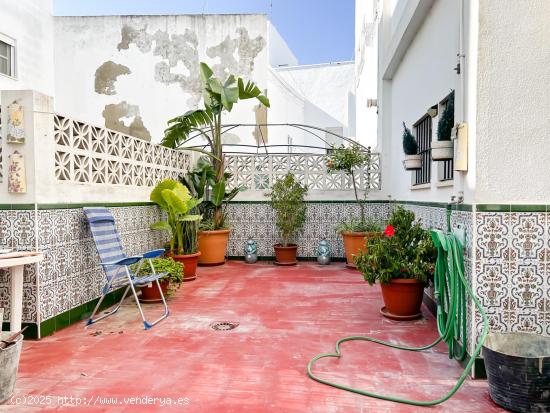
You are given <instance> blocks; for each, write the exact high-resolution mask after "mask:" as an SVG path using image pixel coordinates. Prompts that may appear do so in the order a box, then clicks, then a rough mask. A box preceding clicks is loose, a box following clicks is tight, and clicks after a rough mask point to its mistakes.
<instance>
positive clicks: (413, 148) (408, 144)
mask: <svg viewBox="0 0 550 413" xmlns="http://www.w3.org/2000/svg"><path fill="white" fill-rule="evenodd" d="M403 152H405V155H416V154H418V143H417V142H416V138H415V137H414V136H413V134H412V133H411V130H410V129H409V128H407V125H405V122H403Z"/></svg>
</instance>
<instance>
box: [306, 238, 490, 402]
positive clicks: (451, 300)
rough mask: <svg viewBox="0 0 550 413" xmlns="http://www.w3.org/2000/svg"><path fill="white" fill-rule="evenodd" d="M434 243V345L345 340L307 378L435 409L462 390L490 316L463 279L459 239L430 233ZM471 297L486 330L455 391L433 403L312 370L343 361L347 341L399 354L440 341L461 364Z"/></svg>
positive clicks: (462, 260)
mask: <svg viewBox="0 0 550 413" xmlns="http://www.w3.org/2000/svg"><path fill="white" fill-rule="evenodd" d="M431 235H432V240H433V242H434V244H435V247H436V248H437V261H436V264H435V273H434V289H435V302H436V304H437V316H436V319H437V330H438V332H439V337H438V338H437V339H436V340H435V341H434V342H433V343H431V344H428V345H426V346H423V347H410V346H405V345H398V344H394V343H390V342H387V341H382V340H378V339H376V338H373V337H366V336H350V337H344V338H342V339H340V340H338V341H337V342H336V350H335V352H334V353H325V354H318V355H316V356H315V357H313V359H311V361H310V362H309V363H308V365H307V375H308V376H309V377H310V378H311V379H313V380H315V381H318V382H319V383H323V384H326V385H328V386H331V387H336V388H337V389H341V390H346V391H349V392H352V393H357V394H361V395H363V396H368V397H374V398H377V399H382V400H388V401H392V402H397V403H404V404H410V405H414V406H433V405H436V404H439V403H443V402H444V401H446V400H448V399H449V398H450V397H451V396H452V395H453V394H455V393H456V391H457V390H458V389H459V388H460V386H461V385H462V383H464V380H466V377H467V376H468V373H469V371H470V370H471V368H472V365H473V364H474V362H475V359H476V357H477V356H478V355H479V353H480V351H481V346H482V345H483V342H484V341H485V338H486V337H487V333H488V330H489V323H488V320H487V315H486V314H485V312H484V311H483V307H482V306H481V304H480V303H479V301H478V299H477V298H476V296H475V295H474V293H473V291H472V289H471V287H470V285H469V284H468V281H467V280H466V277H465V275H464V258H463V254H462V250H463V245H462V244H461V242H460V241H459V239H458V237H457V235H455V234H451V233H444V232H443V231H440V230H432V231H431ZM467 296H469V297H470V298H471V299H472V301H473V302H474V304H475V306H476V308H477V310H478V311H479V313H480V314H481V317H482V320H483V330H482V332H481V336H480V338H479V340H478V343H477V345H476V347H475V349H474V352H473V354H472V355H471V357H470V360H469V361H468V363H467V364H466V367H465V368H464V371H463V372H462V374H461V376H460V378H459V379H458V381H457V382H456V384H455V385H454V387H453V388H452V389H451V390H450V391H449V392H448V393H447V394H446V395H445V396H443V397H440V398H438V399H434V400H426V401H424V400H410V399H404V398H400V397H395V396H391V395H385V394H378V393H374V392H371V391H367V390H362V389H356V388H353V387H349V386H344V385H342V384H338V383H333V382H331V381H328V380H325V379H322V378H320V377H318V376H316V375H315V374H313V373H312V371H311V369H312V367H313V365H314V364H315V362H317V360H320V359H322V358H332V357H336V358H340V357H341V356H342V353H341V351H340V345H341V344H342V343H345V342H346V341H370V342H373V343H377V344H381V345H383V346H386V347H391V348H395V349H399V350H407V351H424V350H428V349H430V348H432V347H434V346H436V345H437V344H439V343H440V342H441V341H443V342H445V343H446V344H447V347H448V348H449V358H456V359H457V360H459V361H461V360H463V359H464V358H465V356H466V328H467V321H466V297H467ZM456 342H461V343H462V349H461V350H460V351H455V343H456Z"/></svg>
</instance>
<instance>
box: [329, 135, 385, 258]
mask: <svg viewBox="0 0 550 413" xmlns="http://www.w3.org/2000/svg"><path fill="white" fill-rule="evenodd" d="M370 164H371V153H370V148H366V150H365V149H363V148H362V147H360V146H359V145H357V144H353V145H351V146H349V147H344V146H340V147H333V148H332V152H331V154H330V155H328V156H327V163H326V165H327V171H328V172H329V173H334V172H344V173H345V174H346V175H348V176H349V178H350V180H351V182H352V185H353V191H354V194H355V201H356V202H357V205H358V206H359V210H360V218H359V219H353V218H352V219H350V220H348V221H345V222H342V223H340V224H339V225H338V226H337V227H336V231H338V232H339V233H340V234H342V238H343V240H344V250H345V254H346V262H347V265H348V266H349V267H353V268H355V264H354V262H353V257H355V256H356V255H357V254H358V253H359V251H360V250H365V248H366V240H365V237H370V236H373V234H374V233H378V232H379V231H380V230H381V228H380V224H379V223H378V222H377V221H375V220H373V219H367V218H366V214H365V203H366V200H367V197H368V194H369V190H370V182H367V185H366V187H365V194H364V197H363V198H361V197H360V196H359V192H358V190H357V183H356V182H355V171H356V169H358V168H363V167H365V166H367V167H368V166H370ZM367 169H368V168H367ZM368 176H369V175H367V177H368Z"/></svg>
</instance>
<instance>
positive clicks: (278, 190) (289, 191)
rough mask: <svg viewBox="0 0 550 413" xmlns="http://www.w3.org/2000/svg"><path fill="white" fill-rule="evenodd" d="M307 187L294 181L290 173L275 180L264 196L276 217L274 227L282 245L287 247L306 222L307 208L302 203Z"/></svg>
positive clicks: (294, 178)
mask: <svg viewBox="0 0 550 413" xmlns="http://www.w3.org/2000/svg"><path fill="white" fill-rule="evenodd" d="M307 192H308V190H307V187H305V186H303V185H302V184H300V182H298V181H297V180H296V177H295V176H294V174H292V173H290V172H289V173H287V174H286V175H285V176H283V177H281V178H279V179H277V180H276V181H275V183H274V184H273V186H272V187H271V192H269V193H267V194H266V196H267V197H270V198H271V206H272V207H273V209H274V210H275V214H276V216H277V219H276V225H277V228H279V230H280V231H281V237H282V245H283V247H288V245H289V243H290V239H291V238H292V237H293V236H294V235H295V234H296V233H297V232H298V231H300V230H301V228H302V227H303V226H304V223H305V221H306V210H307V206H306V204H305V202H304V200H305V196H306V195H307Z"/></svg>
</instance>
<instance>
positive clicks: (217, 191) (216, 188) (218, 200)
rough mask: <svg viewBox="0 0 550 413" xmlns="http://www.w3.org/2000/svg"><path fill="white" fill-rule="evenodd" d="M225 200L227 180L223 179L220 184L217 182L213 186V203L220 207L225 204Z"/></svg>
mask: <svg viewBox="0 0 550 413" xmlns="http://www.w3.org/2000/svg"><path fill="white" fill-rule="evenodd" d="M224 198H225V179H222V180H221V181H220V182H217V183H216V184H214V185H213V186H212V199H211V201H212V203H213V204H214V205H215V206H216V207H219V206H221V205H222V203H223V199H224Z"/></svg>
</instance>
